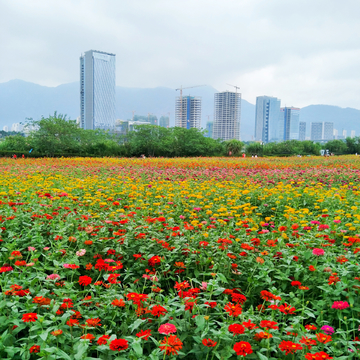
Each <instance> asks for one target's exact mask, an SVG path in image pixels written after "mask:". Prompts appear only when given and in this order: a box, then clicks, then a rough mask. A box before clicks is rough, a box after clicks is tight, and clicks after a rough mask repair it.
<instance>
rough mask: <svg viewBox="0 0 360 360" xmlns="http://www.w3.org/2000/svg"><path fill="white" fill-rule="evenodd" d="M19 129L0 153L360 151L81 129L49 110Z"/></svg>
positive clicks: (358, 147) (148, 128)
mask: <svg viewBox="0 0 360 360" xmlns="http://www.w3.org/2000/svg"><path fill="white" fill-rule="evenodd" d="M24 132H25V133H26V135H27V136H24V135H23V134H17V135H13V136H6V137H2V138H0V155H1V156H4V155H5V156H6V155H11V154H13V153H18V154H19V153H24V154H26V155H27V156H123V157H139V156H142V155H145V156H147V157H149V156H154V157H159V156H163V157H190V156H228V155H231V156H241V155H242V154H243V153H244V152H245V153H246V155H247V156H251V155H257V156H292V155H319V154H320V149H322V148H323V149H328V150H329V152H331V153H334V154H339V155H340V154H355V153H359V154H360V139H359V138H347V139H346V140H345V141H341V140H331V141H329V142H327V143H326V144H319V143H314V142H312V141H297V140H290V141H284V142H280V143H268V144H263V145H262V144H260V143H258V142H249V143H243V142H241V141H238V140H228V141H221V140H220V139H217V140H215V139H212V138H209V137H205V136H204V135H205V131H204V130H203V131H201V130H198V129H195V128H192V129H184V128H179V127H174V128H165V127H160V126H157V125H135V131H129V132H127V133H125V134H124V133H122V134H119V133H117V132H116V131H113V132H111V131H104V130H101V129H97V130H84V129H81V128H80V127H79V126H78V125H77V123H76V121H75V120H69V119H67V117H66V116H65V115H61V114H57V113H56V112H55V113H54V115H53V116H49V117H47V118H44V117H42V118H41V119H40V120H38V121H34V120H32V119H29V121H28V122H27V123H26V125H25V126H24Z"/></svg>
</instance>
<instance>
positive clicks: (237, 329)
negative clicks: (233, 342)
mask: <svg viewBox="0 0 360 360" xmlns="http://www.w3.org/2000/svg"><path fill="white" fill-rule="evenodd" d="M228 330H229V331H230V332H231V333H233V336H235V335H240V334H243V333H244V332H245V328H244V326H242V325H240V324H231V325H229V327H228Z"/></svg>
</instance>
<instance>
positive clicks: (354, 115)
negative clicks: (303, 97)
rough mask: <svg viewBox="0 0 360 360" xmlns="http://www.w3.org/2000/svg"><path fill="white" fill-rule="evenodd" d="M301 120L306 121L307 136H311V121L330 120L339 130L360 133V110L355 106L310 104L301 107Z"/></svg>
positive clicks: (340, 131)
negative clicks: (342, 106)
mask: <svg viewBox="0 0 360 360" xmlns="http://www.w3.org/2000/svg"><path fill="white" fill-rule="evenodd" d="M300 121H306V130H307V131H306V132H307V134H308V135H307V136H310V126H311V125H310V124H311V122H322V121H329V122H333V123H334V129H337V130H338V131H339V135H340V134H341V133H342V130H347V136H350V131H351V130H355V133H356V136H359V135H360V110H357V109H353V108H341V107H339V106H332V105H310V106H306V107H304V108H302V109H301V111H300Z"/></svg>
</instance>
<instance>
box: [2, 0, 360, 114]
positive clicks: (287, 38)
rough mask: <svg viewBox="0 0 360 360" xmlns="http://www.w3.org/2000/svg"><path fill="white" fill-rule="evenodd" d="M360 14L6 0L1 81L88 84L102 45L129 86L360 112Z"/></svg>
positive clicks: (314, 2)
mask: <svg viewBox="0 0 360 360" xmlns="http://www.w3.org/2000/svg"><path fill="white" fill-rule="evenodd" d="M359 15H360V0H342V1H339V0H181V1H180V0H178V1H175V0H132V1H131V0H0V54H1V56H0V82H6V81H9V80H11V79H22V80H26V81H31V82H34V83H38V84H41V85H47V86H57V85H59V84H63V83H68V82H74V81H78V80H79V56H80V55H81V53H83V52H85V51H87V50H90V49H96V50H101V51H106V52H111V53H115V54H116V58H117V60H116V66H117V69H116V77H117V85H120V86H126V87H157V86H167V87H172V88H177V87H179V86H180V85H183V86H192V85H201V84H208V85H212V86H213V87H215V88H216V89H218V90H220V91H222V90H226V89H228V90H231V89H232V88H231V87H229V86H227V85H226V84H227V83H230V84H234V85H238V86H240V88H241V92H242V94H243V98H244V99H246V100H248V101H250V102H252V103H255V99H256V96H259V95H270V96H276V97H278V98H280V99H281V100H282V102H281V104H282V105H287V106H299V107H303V106H306V105H310V104H331V105H338V106H342V107H354V108H358V109H360V66H359V60H360V35H359V34H360V21H359ZM194 95H196V94H195V93H194Z"/></svg>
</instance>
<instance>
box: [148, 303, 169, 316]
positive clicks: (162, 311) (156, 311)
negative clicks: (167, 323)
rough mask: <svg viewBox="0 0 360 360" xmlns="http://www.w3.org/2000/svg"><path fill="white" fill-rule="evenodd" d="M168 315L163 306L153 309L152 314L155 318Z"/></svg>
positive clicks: (156, 306)
mask: <svg viewBox="0 0 360 360" xmlns="http://www.w3.org/2000/svg"><path fill="white" fill-rule="evenodd" d="M166 313H167V310H166V309H165V308H164V307H162V306H161V305H155V306H153V307H152V309H151V314H152V315H153V316H158V317H160V316H161V315H165V314H166Z"/></svg>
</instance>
